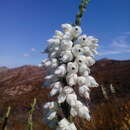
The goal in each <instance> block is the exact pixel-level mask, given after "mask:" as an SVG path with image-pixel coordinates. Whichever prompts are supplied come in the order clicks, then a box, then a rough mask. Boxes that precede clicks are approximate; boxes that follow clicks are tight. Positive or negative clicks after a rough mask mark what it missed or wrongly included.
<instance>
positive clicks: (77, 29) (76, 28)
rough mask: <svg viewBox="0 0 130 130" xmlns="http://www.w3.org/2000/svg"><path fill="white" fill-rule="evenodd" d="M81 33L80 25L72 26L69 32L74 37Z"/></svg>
mask: <svg viewBox="0 0 130 130" xmlns="http://www.w3.org/2000/svg"><path fill="white" fill-rule="evenodd" d="M81 33H82V29H81V27H80V26H73V27H72V30H71V34H72V36H73V37H74V38H75V37H78V36H79V35H80V34H81Z"/></svg>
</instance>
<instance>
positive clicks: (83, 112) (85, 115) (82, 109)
mask: <svg viewBox="0 0 130 130" xmlns="http://www.w3.org/2000/svg"><path fill="white" fill-rule="evenodd" d="M78 114H79V116H80V117H82V118H85V119H87V120H90V114H89V110H88V108H87V107H86V106H82V107H80V108H79V111H78Z"/></svg>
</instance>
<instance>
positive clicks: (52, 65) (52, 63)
mask: <svg viewBox="0 0 130 130" xmlns="http://www.w3.org/2000/svg"><path fill="white" fill-rule="evenodd" d="M57 66H58V60H57V59H56V58H52V59H51V67H52V68H56V67H57Z"/></svg>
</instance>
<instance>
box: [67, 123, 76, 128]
mask: <svg viewBox="0 0 130 130" xmlns="http://www.w3.org/2000/svg"><path fill="white" fill-rule="evenodd" d="M66 130H77V128H76V126H75V124H74V123H71V124H70V125H69V126H67V128H66Z"/></svg>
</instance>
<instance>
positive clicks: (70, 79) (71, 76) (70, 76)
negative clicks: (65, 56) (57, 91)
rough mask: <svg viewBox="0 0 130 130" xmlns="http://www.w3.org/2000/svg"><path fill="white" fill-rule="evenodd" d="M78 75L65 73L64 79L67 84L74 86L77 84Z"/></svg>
mask: <svg viewBox="0 0 130 130" xmlns="http://www.w3.org/2000/svg"><path fill="white" fill-rule="evenodd" d="M77 79H78V76H77V74H67V76H66V81H67V83H68V85H69V86H74V85H76V84H77Z"/></svg>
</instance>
